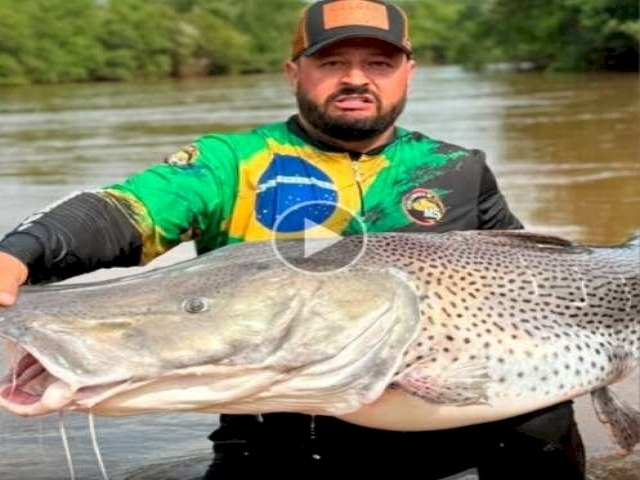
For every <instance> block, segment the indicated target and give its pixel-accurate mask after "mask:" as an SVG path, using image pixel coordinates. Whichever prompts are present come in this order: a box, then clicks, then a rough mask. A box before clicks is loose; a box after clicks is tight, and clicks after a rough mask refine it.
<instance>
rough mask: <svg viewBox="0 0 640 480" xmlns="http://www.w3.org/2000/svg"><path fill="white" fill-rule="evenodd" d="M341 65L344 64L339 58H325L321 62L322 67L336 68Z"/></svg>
mask: <svg viewBox="0 0 640 480" xmlns="http://www.w3.org/2000/svg"><path fill="white" fill-rule="evenodd" d="M340 65H342V62H340V61H339V60H325V61H323V62H322V63H321V64H320V66H321V67H327V68H335V67H339V66H340Z"/></svg>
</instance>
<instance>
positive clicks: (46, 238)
mask: <svg viewBox="0 0 640 480" xmlns="http://www.w3.org/2000/svg"><path fill="white" fill-rule="evenodd" d="M141 249H142V240H141V236H140V233H139V232H138V230H137V229H136V228H135V226H134V225H133V224H132V223H131V221H130V220H129V219H128V218H127V216H126V215H125V214H124V213H123V212H122V211H121V210H120V209H118V208H117V206H115V205H113V204H111V203H110V202H108V201H107V200H105V199H104V198H102V197H100V196H99V195H97V194H95V193H88V192H85V193H80V194H78V195H75V196H73V197H71V198H69V199H67V200H65V201H63V202H60V203H59V204H56V205H54V206H53V207H52V208H50V209H48V210H47V211H45V212H42V213H36V214H34V215H32V216H30V217H29V218H27V219H26V220H25V221H24V222H22V223H21V224H20V225H19V226H18V227H17V228H16V229H15V230H13V231H12V232H10V233H9V234H7V236H6V237H5V238H4V239H3V240H2V241H0V251H2V252H6V253H8V254H11V255H13V256H14V257H16V258H18V259H19V260H21V261H22V262H24V263H25V264H26V265H27V267H28V269H29V277H28V280H27V282H28V283H45V282H51V281H57V280H63V279H65V278H69V277H73V276H75V275H80V274H82V273H87V272H90V271H92V270H97V269H99V268H103V267H113V266H131V265H137V264H139V263H140V257H141Z"/></svg>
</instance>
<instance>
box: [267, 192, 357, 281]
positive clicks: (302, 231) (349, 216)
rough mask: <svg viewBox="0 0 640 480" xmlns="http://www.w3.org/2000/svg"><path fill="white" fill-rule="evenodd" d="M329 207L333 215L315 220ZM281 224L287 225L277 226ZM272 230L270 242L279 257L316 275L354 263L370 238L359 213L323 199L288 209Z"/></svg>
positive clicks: (334, 271) (331, 271) (297, 267)
mask: <svg viewBox="0 0 640 480" xmlns="http://www.w3.org/2000/svg"><path fill="white" fill-rule="evenodd" d="M328 210H331V215H330V217H329V218H328V219H327V220H325V221H324V222H322V223H318V222H317V221H314V219H317V218H318V215H316V214H317V213H319V212H320V213H326V212H327V211H328ZM323 216H325V217H326V215H323ZM281 225H286V226H287V228H286V229H285V228H278V227H279V226H281ZM292 225H295V226H296V228H295V231H296V233H297V235H296V236H295V238H294V237H292V235H291V232H292V229H291V226H292ZM273 232H274V234H273V237H272V239H271V244H272V246H273V249H274V251H275V253H276V255H277V256H278V258H279V259H280V260H281V261H282V262H283V263H285V264H286V265H287V266H289V267H290V268H293V269H294V270H297V271H299V272H302V273H308V274H316V275H325V274H330V273H336V272H339V271H340V270H343V269H345V268H347V267H349V266H350V265H353V264H354V263H356V262H357V261H358V259H359V258H360V257H361V256H362V254H363V253H364V250H365V247H366V242H367V235H366V227H365V225H364V222H363V221H362V220H361V219H360V217H359V216H358V215H356V214H355V213H353V212H351V211H350V210H348V209H346V208H344V207H341V206H340V205H338V204H336V203H333V202H328V201H321V200H318V201H310V202H303V203H300V204H298V205H295V206H294V207H292V208H290V209H288V210H286V211H285V212H284V213H283V214H282V215H281V216H280V217H279V218H278V220H277V222H276V224H275V225H274V228H273ZM282 232H286V233H282ZM345 232H348V234H345Z"/></svg>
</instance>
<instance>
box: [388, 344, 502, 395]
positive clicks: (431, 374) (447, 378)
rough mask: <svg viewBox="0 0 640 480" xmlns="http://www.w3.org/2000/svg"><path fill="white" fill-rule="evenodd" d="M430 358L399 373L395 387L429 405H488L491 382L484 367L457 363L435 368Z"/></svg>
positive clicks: (472, 363)
mask: <svg viewBox="0 0 640 480" xmlns="http://www.w3.org/2000/svg"><path fill="white" fill-rule="evenodd" d="M435 355H436V354H435V353H434V354H433V356H429V357H428V358H427V359H426V360H425V361H421V362H419V363H416V364H414V365H412V366H411V367H409V368H408V369H407V370H405V371H404V372H402V373H401V374H400V375H399V376H398V377H397V378H396V379H395V381H394V386H396V387H398V388H400V389H401V390H404V391H405V392H407V393H409V394H411V395H413V396H416V397H418V398H421V399H423V400H426V401H428V402H432V403H442V404H450V405H471V404H475V405H477V404H488V403H489V396H488V393H487V386H488V384H489V381H490V376H489V371H488V367H487V365H486V364H484V363H482V362H479V361H469V362H456V363H453V364H451V365H450V366H449V367H448V368H438V369H436V368H435V367H434V365H436V364H434V362H432V361H431V359H432V358H434V356H435Z"/></svg>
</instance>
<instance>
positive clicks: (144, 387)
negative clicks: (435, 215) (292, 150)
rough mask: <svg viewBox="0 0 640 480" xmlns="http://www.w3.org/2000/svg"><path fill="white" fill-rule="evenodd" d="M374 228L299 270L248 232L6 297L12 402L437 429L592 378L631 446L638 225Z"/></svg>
mask: <svg viewBox="0 0 640 480" xmlns="http://www.w3.org/2000/svg"><path fill="white" fill-rule="evenodd" d="M361 241H362V238H360V237H355V236H354V237H347V238H346V239H344V240H342V241H340V242H338V244H336V245H334V246H333V247H332V248H330V249H327V250H326V251H324V252H323V254H322V255H308V256H306V257H305V256H299V258H298V262H297V264H296V266H297V268H291V267H290V266H289V265H287V264H285V263H284V262H282V261H281V258H279V256H278V255H276V254H275V252H274V249H273V246H272V245H271V244H270V243H268V242H265V243H246V244H241V245H234V246H229V247H224V248H222V249H219V250H217V251H215V252H211V253H209V254H206V255H203V256H200V257H198V258H195V259H191V260H187V261H185V262H182V263H178V264H175V265H171V266H168V267H163V268H158V269H156V270H152V271H149V272H144V273H139V274H136V275H132V276H129V277H125V278H122V279H115V280H109V281H103V282H96V283H85V284H79V285H51V286H44V287H31V288H29V287H27V288H25V289H24V290H23V293H22V295H21V297H20V300H19V303H18V304H17V306H14V307H11V308H7V309H3V310H0V335H2V336H3V337H4V338H6V339H7V344H8V348H7V351H8V352H9V357H10V362H9V363H10V365H9V372H8V374H7V375H6V377H5V378H4V380H3V382H2V384H1V385H0V405H1V406H2V407H4V408H6V409H7V410H10V411H12V412H14V413H16V414H19V415H41V414H46V413H49V412H52V411H59V410H82V411H87V412H92V413H94V414H97V415H136V414H143V413H150V412H161V411H179V410H184V411H189V410H190V411H207V412H213V413H245V412H250V413H262V412H271V411H291V412H307V413H310V414H323V415H334V416H338V417H341V418H343V419H345V420H347V421H351V422H353V423H357V424H361V425H367V426H371V427H377V428H385V429H393V430H424V429H440V428H449V427H456V426H462V425H469V424H474V423H481V422H487V421H492V420H496V419H501V418H506V417H510V416H515V415H518V414H521V413H525V412H529V411H532V410H536V409H539V408H542V407H545V406H548V405H552V404H555V403H558V402H562V401H564V400H567V399H571V398H575V397H578V396H581V395H584V394H589V393H590V394H591V395H592V398H593V401H594V406H595V408H596V411H597V414H598V417H599V418H600V420H601V421H603V422H604V423H605V424H606V425H607V426H608V427H610V430H611V432H612V434H613V439H614V440H615V442H616V444H617V445H618V446H619V447H621V450H622V451H625V452H629V451H631V449H633V447H634V446H635V445H636V444H637V443H638V441H639V439H640V413H639V412H638V411H637V410H635V409H633V408H632V407H630V406H628V405H626V404H624V403H623V402H620V401H619V400H618V399H616V398H615V396H614V395H613V394H612V393H611V392H610V391H609V389H608V388H607V387H608V386H609V385H611V384H613V383H615V382H618V381H619V380H621V379H622V378H623V377H625V376H626V375H627V374H629V373H630V372H631V371H632V370H633V369H634V368H636V367H637V366H638V362H639V348H640V345H639V337H640V330H639V324H640V242H639V241H638V238H635V239H632V240H630V241H629V242H628V243H626V244H624V245H619V246H615V247H590V246H585V245H579V244H574V243H571V242H568V241H565V240H563V239H560V238H556V237H547V236H541V235H535V234H531V233H526V232H477V231H474V232H458V233H447V234H380V235H371V236H369V237H368V238H367V239H366V248H365V250H364V252H362V255H355V253H356V250H357V249H358V248H359V246H360V245H361ZM278 250H279V252H280V254H281V255H284V257H286V256H287V255H290V256H295V255H296V252H300V251H301V250H300V244H299V243H298V242H297V241H293V240H292V241H285V242H280V243H279V245H278ZM317 250H320V249H316V250H313V251H317ZM356 258H357V261H355V262H352V264H351V265H346V264H347V263H348V261H347V260H349V259H356ZM334 267H335V268H334ZM339 267H343V268H339ZM327 271H331V272H332V273H318V272H327ZM309 272H314V273H309Z"/></svg>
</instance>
